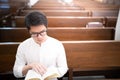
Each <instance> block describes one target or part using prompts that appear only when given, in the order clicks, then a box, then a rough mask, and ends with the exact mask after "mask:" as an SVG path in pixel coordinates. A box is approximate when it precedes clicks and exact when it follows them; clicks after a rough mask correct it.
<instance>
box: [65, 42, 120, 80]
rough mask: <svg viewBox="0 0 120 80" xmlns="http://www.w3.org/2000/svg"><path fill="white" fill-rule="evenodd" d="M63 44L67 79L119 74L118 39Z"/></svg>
mask: <svg viewBox="0 0 120 80" xmlns="http://www.w3.org/2000/svg"><path fill="white" fill-rule="evenodd" d="M63 44H64V47H65V50H66V55H67V60H68V66H69V69H70V72H69V80H73V76H85V75H89V76H90V75H104V76H106V77H107V78H113V77H114V78H115V77H118V76H120V41H68V42H63ZM119 78H120V77H119Z"/></svg>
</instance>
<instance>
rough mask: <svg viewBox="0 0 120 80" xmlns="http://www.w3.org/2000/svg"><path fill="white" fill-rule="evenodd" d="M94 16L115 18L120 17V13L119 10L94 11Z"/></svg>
mask: <svg viewBox="0 0 120 80" xmlns="http://www.w3.org/2000/svg"><path fill="white" fill-rule="evenodd" d="M91 12H92V16H93V17H94V16H97V17H98V16H103V17H106V16H114V17H117V16H118V13H119V10H92V11H91Z"/></svg>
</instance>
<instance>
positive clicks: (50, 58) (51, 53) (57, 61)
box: [13, 37, 68, 77]
mask: <svg viewBox="0 0 120 80" xmlns="http://www.w3.org/2000/svg"><path fill="white" fill-rule="evenodd" d="M30 63H42V64H43V65H45V66H46V67H51V66H53V67H56V68H57V70H58V72H59V74H60V75H61V76H63V75H64V74H65V73H66V72H67V70H68V66H67V61H66V54H65V50H64V47H63V45H62V43H61V42H60V41H58V40H56V39H54V38H52V37H48V38H47V40H46V41H45V42H43V43H42V44H41V45H39V44H37V43H36V42H35V41H34V40H33V38H29V39H27V40H25V41H23V42H22V43H21V44H20V45H19V47H18V49H17V54H16V60H15V64H14V68H13V72H14V75H15V76H16V77H23V75H22V69H23V67H24V66H25V65H26V64H30Z"/></svg>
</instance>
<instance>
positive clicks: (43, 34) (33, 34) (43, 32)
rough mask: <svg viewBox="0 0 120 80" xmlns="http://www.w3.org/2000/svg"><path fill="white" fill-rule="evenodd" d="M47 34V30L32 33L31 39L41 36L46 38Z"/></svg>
mask: <svg viewBox="0 0 120 80" xmlns="http://www.w3.org/2000/svg"><path fill="white" fill-rule="evenodd" d="M46 32H47V30H43V31H41V32H31V33H30V34H31V37H38V36H39V35H40V36H45V33H46Z"/></svg>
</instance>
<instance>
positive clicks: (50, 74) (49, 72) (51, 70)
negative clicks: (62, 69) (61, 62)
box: [42, 67, 60, 80]
mask: <svg viewBox="0 0 120 80" xmlns="http://www.w3.org/2000/svg"><path fill="white" fill-rule="evenodd" d="M59 76H60V75H59V73H58V71H57V69H56V68H54V67H49V68H48V69H47V72H46V73H45V74H44V75H43V76H42V77H43V79H44V80H49V79H51V78H57V77H59Z"/></svg>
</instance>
